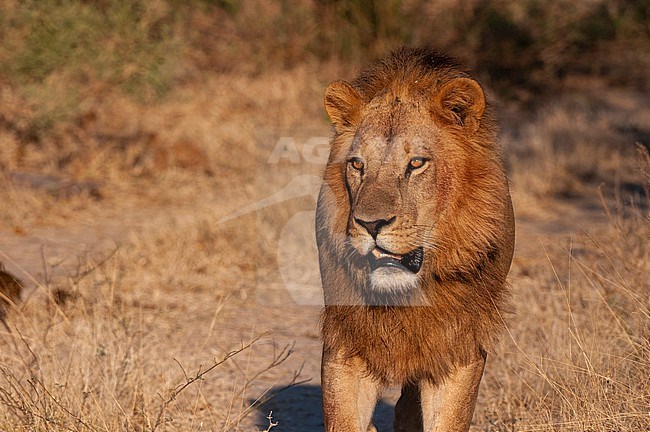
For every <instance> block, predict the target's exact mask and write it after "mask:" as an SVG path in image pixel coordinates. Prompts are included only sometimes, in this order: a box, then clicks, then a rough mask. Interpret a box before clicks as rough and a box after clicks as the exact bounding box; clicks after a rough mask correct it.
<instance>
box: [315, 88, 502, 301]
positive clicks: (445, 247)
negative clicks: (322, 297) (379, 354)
mask: <svg viewBox="0 0 650 432" xmlns="http://www.w3.org/2000/svg"><path fill="white" fill-rule="evenodd" d="M325 106H326V109H327V112H328V114H329V116H330V118H331V119H332V122H333V124H334V128H335V132H336V133H335V136H334V138H333V140H332V148H331V153H330V160H329V163H328V166H327V168H326V171H325V176H324V178H325V182H324V188H323V189H322V190H321V197H320V198H319V210H318V212H317V213H318V217H319V221H318V222H319V228H318V232H317V237H318V238H319V242H320V243H319V250H320V251H321V254H320V255H321V268H322V269H325V273H324V274H329V269H331V268H333V266H335V265H339V266H341V265H342V266H341V268H345V269H347V271H348V275H349V276H351V280H352V281H353V283H354V285H355V286H356V287H357V288H358V289H361V290H364V289H369V290H371V292H374V293H389V294H390V293H395V294H403V293H407V294H408V295H407V297H409V298H413V297H412V295H415V298H421V297H422V296H420V295H419V294H422V293H423V290H427V289H428V288H427V287H428V286H431V283H432V282H433V281H435V280H439V279H440V278H443V277H448V278H458V277H473V276H471V275H470V274H472V273H473V272H474V273H475V272H479V271H482V270H480V269H481V268H482V267H481V266H485V265H487V264H486V260H488V261H489V260H490V259H492V257H493V255H494V253H493V251H494V250H495V249H496V248H500V247H501V244H500V242H501V241H502V239H504V238H505V236H506V235H510V234H508V233H509V232H510V231H511V230H510V228H508V226H509V225H508V224H511V222H510V219H508V218H509V216H508V215H509V212H510V211H511V210H510V204H509V203H510V201H509V199H508V195H507V194H508V189H507V181H506V179H505V175H504V172H503V167H502V165H501V162H500V159H499V156H498V152H497V150H496V147H495V146H494V145H493V142H492V141H491V135H489V133H490V132H489V127H488V126H487V125H489V120H485V119H483V118H482V117H483V113H484V110H485V97H484V94H483V90H482V89H481V87H480V86H479V84H478V83H476V81H474V80H472V79H469V78H465V77H453V78H450V79H448V81H446V82H445V81H442V82H440V81H437V82H436V81H433V82H432V81H429V82H427V83H419V84H418V81H411V82H410V83H409V84H408V85H401V84H399V83H398V84H396V85H394V86H392V87H388V88H385V90H383V91H382V92H381V93H378V94H374V95H372V96H371V97H368V95H366V94H361V93H359V92H358V91H357V89H355V88H354V87H352V86H351V85H350V84H347V83H345V82H344V81H336V82H334V83H332V84H330V86H329V87H328V89H327V90H326V94H325ZM504 217H505V219H504ZM507 225H508V226H507ZM321 246H323V247H321ZM503 256H505V254H504V255H503ZM503 260H504V262H505V258H504V259H503ZM335 262H338V263H339V264H335ZM490 265H491V264H490ZM461 275H463V276H461ZM328 280H329V279H328ZM418 289H419V290H418ZM326 293H327V295H330V293H332V291H331V290H330V291H327V290H326ZM364 295H365V294H364ZM425 296H426V295H425ZM409 301H410V300H409ZM425 301H426V300H425Z"/></svg>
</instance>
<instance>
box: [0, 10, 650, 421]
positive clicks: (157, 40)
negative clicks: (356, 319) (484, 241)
mask: <svg viewBox="0 0 650 432" xmlns="http://www.w3.org/2000/svg"><path fill="white" fill-rule="evenodd" d="M649 13H650V12H649V10H648V6H647V4H646V2H643V1H614V0H612V1H594V2H572V1H565V0H554V1H550V2H536V1H530V2H505V1H500V0H486V1H479V0H473V1H469V2H460V1H456V0H446V1H440V2H435V3H431V4H430V2H424V1H404V2H401V1H376V0H358V1H354V2H345V1H338V0H319V1H307V0H305V1H299V2H284V1H264V2H252V1H247V0H219V1H209V0H193V1H192V2H189V3H187V2H177V1H174V0H158V1H153V2H139V1H135V0H133V1H121V2H110V1H97V2H85V1H78V0H65V1H54V0H44V1H38V2H36V1H34V2H20V1H17V0H15V1H14V0H8V1H3V2H2V3H1V4H0V40H1V41H2V42H0V143H1V145H0V170H1V172H0V262H1V263H2V264H3V265H4V268H6V270H7V271H8V272H9V273H11V274H13V275H15V276H16V277H17V278H18V279H20V281H22V285H23V287H24V288H23V290H22V294H21V295H20V298H19V299H18V298H17V296H16V295H15V294H16V293H15V288H16V287H15V280H14V279H13V277H11V276H9V273H4V270H2V267H0V271H1V272H0V288H1V289H2V291H1V292H2V295H3V296H2V298H0V318H2V320H3V323H4V324H6V325H3V326H0V430H16V431H23V430H24V431H64V430H65V431H67V430H74V431H113V430H126V431H143V430H147V431H155V430H158V431H163V430H237V429H239V430H258V429H265V428H267V429H272V430H289V431H291V430H310V429H309V427H306V426H304V425H306V424H311V423H308V422H306V421H305V418H307V417H310V416H311V417H313V416H316V417H317V416H318V413H317V410H318V409H319V408H318V405H317V404H315V405H301V406H300V407H299V408H295V409H294V407H293V406H287V407H285V409H284V412H285V413H286V414H285V415H284V417H282V413H280V412H279V411H278V413H276V414H274V415H273V416H272V417H271V418H268V419H267V416H268V415H269V412H268V409H266V408H262V409H261V410H260V411H258V410H257V409H256V407H257V406H258V405H259V404H258V403H256V401H257V399H258V398H265V397H266V396H267V393H266V392H267V391H268V390H270V389H271V388H272V387H275V388H277V387H282V386H285V385H288V384H291V383H295V382H296V380H298V381H299V380H301V379H303V378H310V377H314V378H315V381H312V382H311V383H310V384H311V385H317V384H318V383H317V379H318V377H317V375H318V364H319V361H320V352H319V351H318V341H317V339H316V336H315V335H316V328H317V319H318V307H314V306H306V305H301V304H296V303H295V302H294V301H292V299H291V298H290V297H288V295H287V293H286V290H284V291H283V289H282V286H283V282H286V281H283V280H282V275H281V274H280V273H281V270H282V269H280V270H278V261H282V259H289V260H292V259H293V260H297V259H299V258H300V257H302V258H304V262H305V263H306V264H303V263H300V265H301V266H303V267H299V268H300V269H304V272H305V273H306V276H309V275H308V274H307V273H308V268H309V266H310V265H311V266H312V267H313V270H315V266H316V263H315V262H314V261H313V256H312V254H311V253H308V251H313V245H312V244H310V243H308V242H310V241H312V242H313V240H312V239H311V238H310V230H309V227H308V226H303V225H305V224H304V223H302V222H301V224H298V225H299V227H298V228H301V229H303V231H304V233H303V232H302V231H301V232H300V233H298V234H297V235H295V237H292V242H293V244H292V245H291V244H290V245H289V246H287V249H292V248H294V249H292V250H288V251H280V250H278V249H279V246H278V245H279V244H282V245H286V244H287V242H286V240H287V239H286V238H285V237H283V236H284V231H283V228H284V227H285V226H288V223H289V222H290V221H292V220H293V219H292V218H293V217H294V216H295V215H297V214H298V213H299V212H308V211H313V209H314V205H315V202H314V200H313V196H312V195H311V193H312V189H311V187H310V186H309V184H310V183H309V182H310V179H312V178H313V177H311V176H318V175H319V173H320V170H321V167H320V166H319V165H318V164H316V163H310V162H309V160H310V159H309V157H307V158H305V157H304V155H303V154H302V153H300V152H301V151H303V150H305V149H306V147H308V146H307V145H306V143H307V141H308V139H309V138H310V137H318V136H327V135H328V134H329V129H328V124H327V119H326V117H325V114H324V112H323V110H322V108H321V100H322V90H323V88H324V87H325V85H326V83H327V82H328V81H329V80H332V79H336V78H340V77H350V76H351V75H352V73H353V71H354V69H355V68H356V67H357V66H358V65H359V64H360V62H362V61H364V60H365V59H367V58H368V57H373V56H375V55H377V54H381V53H383V52H385V51H386V50H387V49H390V48H391V47H394V46H397V45H399V44H401V43H409V44H419V43H434V44H436V45H438V46H441V47H445V48H446V49H448V50H450V51H451V52H452V53H453V54H455V55H456V56H458V57H460V58H461V59H462V60H463V61H464V62H465V63H466V64H467V65H469V66H471V67H472V68H473V69H474V70H475V71H477V73H478V74H479V76H481V78H482V80H483V81H484V82H485V83H487V85H488V87H489V88H490V89H491V92H492V94H494V98H495V99H497V100H499V101H500V102H499V103H498V104H497V106H496V109H497V111H498V113H499V117H500V118H502V138H503V139H502V141H503V143H504V153H505V154H506V158H507V161H508V165H509V169H510V176H511V179H512V189H513V196H514V200H515V207H516V212H517V216H518V221H519V224H518V244H517V253H516V258H515V262H514V264H513V270H512V273H511V283H512V286H513V311H514V315H513V316H512V317H509V318H508V319H509V326H508V329H509V330H508V334H506V335H505V336H504V342H503V344H502V346H501V347H500V348H499V349H498V350H497V352H495V353H494V354H493V355H492V356H491V357H490V362H489V364H488V369H487V371H486V376H485V380H484V384H483V387H482V389H481V395H480V398H479V406H478V407H477V411H476V414H475V418H474V428H473V430H476V431H479V430H480V431H586V430H589V431H599V432H600V431H602V432H605V431H640V430H649V429H650V283H649V280H650V277H649V275H650V213H649V211H650V210H649V209H650V196H649V188H650V157H649V156H648V150H647V148H648V145H649V144H650V129H648V127H649V126H648V125H650V104H649V103H648V100H649V99H650V98H649V97H648V96H649V94H648V89H649V87H648V86H649V84H650V76H649V75H648V72H647V71H648V70H649V66H650V53H649V52H648V48H647V47H648V46H649V44H648V42H649V40H650V30H649V28H650V26H649V25H650V22H649V21H648V17H649ZM432 23H435V25H432ZM281 137H293V138H294V140H295V143H296V144H297V150H298V156H296V157H298V158H299V159H298V160H299V163H292V162H291V160H289V159H290V158H284V159H281V160H280V161H279V163H277V164H270V163H268V160H269V157H270V156H271V154H272V152H273V150H274V148H275V146H276V144H277V143H278V141H279V140H280V138H281ZM312 150H313V149H312ZM316 150H317V149H316ZM294 156H295V155H294ZM312 156H313V155H312ZM296 178H299V179H301V181H300V182H299V183H297V186H296V188H295V189H294V190H293V191H291V190H288V192H286V194H287V195H286V196H290V197H291V198H290V199H287V200H285V201H283V202H281V203H276V204H273V205H270V206H268V207H264V208H261V209H259V210H258V211H256V212H255V213H252V214H247V215H243V216H240V217H238V218H234V219H229V220H227V221H224V222H220V221H221V219H222V218H224V217H225V216H227V215H229V214H230V213H231V212H233V211H235V210H237V209H238V208H240V207H242V206H246V205H248V204H250V203H254V202H258V201H259V200H261V199H264V198H266V197H269V196H271V195H273V194H275V193H276V192H277V191H279V190H282V189H283V188H284V187H285V186H286V185H288V184H290V183H291V181H292V180H294V179H296ZM301 236H302V237H301ZM283 242H284V243H283ZM290 243H291V242H290ZM279 253H280V254H284V255H282V256H278V254H279ZM283 257H284V258H283ZM287 257H289V258H287ZM296 257H297V258H296ZM297 264H298V263H297ZM278 287H280V288H278ZM294 299H295V298H294ZM265 330H269V333H264V331H265ZM260 336H261V337H260ZM293 339H295V340H297V341H298V342H297V344H296V347H295V348H293V349H292V348H291V347H286V348H283V347H284V346H285V342H290V341H291V340H293ZM240 350H241V352H240ZM233 353H236V354H234V355H232V354H233ZM289 354H291V355H289ZM296 357H297V360H296ZM303 361H304V362H305V364H304V365H302V362H303ZM213 366H214V368H213V369H210V368H212V367H213ZM301 367H304V369H303V374H302V376H301V377H296V376H295V374H294V371H296V370H300V369H301ZM299 387H300V386H298V387H297V388H299ZM305 389H306V390H305V391H308V390H309V389H307V387H305ZM299 394H300V393H299ZM305 399H308V398H306V397H305ZM302 402H304V401H302ZM389 402H390V401H389ZM296 404H297V405H298V402H296ZM314 410H315V411H316V412H314ZM252 414H254V415H252ZM278 415H279V417H278ZM275 421H278V422H279V424H278V425H276V426H274V422H275Z"/></svg>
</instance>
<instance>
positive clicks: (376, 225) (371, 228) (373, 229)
mask: <svg viewBox="0 0 650 432" xmlns="http://www.w3.org/2000/svg"><path fill="white" fill-rule="evenodd" d="M354 220H355V221H356V222H357V223H358V224H359V225H361V226H362V227H364V228H365V229H366V231H368V233H369V234H370V235H371V236H372V238H373V239H375V240H377V235H379V231H381V229H382V228H383V227H385V226H387V225H390V224H392V223H393V222H394V221H395V216H393V217H392V218H390V219H377V220H374V221H371V222H368V221H364V220H361V219H358V218H354Z"/></svg>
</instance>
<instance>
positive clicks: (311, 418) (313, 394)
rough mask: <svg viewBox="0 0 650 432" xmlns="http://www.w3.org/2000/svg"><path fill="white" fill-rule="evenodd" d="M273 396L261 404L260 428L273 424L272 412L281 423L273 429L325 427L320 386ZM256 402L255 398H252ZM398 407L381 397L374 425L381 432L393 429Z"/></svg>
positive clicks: (308, 430)
mask: <svg viewBox="0 0 650 432" xmlns="http://www.w3.org/2000/svg"><path fill="white" fill-rule="evenodd" d="M271 394H272V398H271V399H270V400H269V401H268V402H266V403H264V404H262V405H260V406H259V407H257V412H256V413H255V415H256V416H257V418H256V420H255V425H256V426H257V428H258V429H259V430H260V431H264V430H267V429H268V427H269V419H268V416H269V413H270V412H273V414H272V420H273V422H274V423H277V426H275V427H273V428H272V429H271V431H272V432H298V431H300V432H312V431H314V432H317V431H322V430H323V412H322V407H321V403H322V394H321V390H320V386H314V385H299V386H295V387H291V388H288V389H284V390H283V389H281V388H275V389H272V390H271ZM250 402H251V403H253V401H252V400H251V401H250ZM394 409H395V408H394V406H393V405H392V404H389V403H386V402H385V401H383V400H380V401H379V402H378V403H377V407H376V408H375V414H374V416H373V420H372V422H373V424H374V425H375V427H376V428H377V431H378V432H390V431H392V430H393V426H392V425H393V411H394Z"/></svg>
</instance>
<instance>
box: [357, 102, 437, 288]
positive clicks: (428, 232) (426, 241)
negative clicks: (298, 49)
mask: <svg viewBox="0 0 650 432" xmlns="http://www.w3.org/2000/svg"><path fill="white" fill-rule="evenodd" d="M365 111H366V112H367V113H369V114H368V115H366V116H365V117H364V118H363V119H362V121H361V123H360V125H359V127H358V129H357V131H356V134H355V136H354V139H353V141H352V144H351V146H350V149H349V152H348V154H347V157H346V168H345V170H346V171H345V180H346V185H347V189H348V193H349V198H350V213H349V218H348V224H347V236H348V239H349V243H350V245H351V247H352V248H354V250H355V251H356V252H357V253H358V255H359V259H362V260H367V262H368V266H367V268H368V270H369V272H370V274H369V276H370V287H371V288H372V289H373V290H378V291H391V292H395V291H397V292H400V291H405V290H409V289H413V288H415V287H416V286H417V283H418V276H417V275H418V273H419V271H420V269H421V266H422V263H423V260H424V258H425V255H427V254H429V253H431V252H432V249H433V247H434V244H433V243H432V241H431V240H432V239H433V237H434V234H433V233H434V230H435V224H436V212H435V207H436V205H435V204H436V200H435V184H436V178H435V176H436V168H435V158H436V152H435V143H436V141H437V140H438V139H439V137H437V136H436V128H435V125H434V124H433V121H432V120H431V114H430V113H429V112H428V110H427V109H426V108H425V107H423V106H422V105H418V104H417V103H415V102H413V101H410V100H405V101H402V100H400V99H399V98H393V100H389V101H386V100H384V99H382V100H378V101H374V102H373V103H371V104H370V105H369V106H368V107H367V109H366V110H365ZM423 125H427V127H423Z"/></svg>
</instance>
